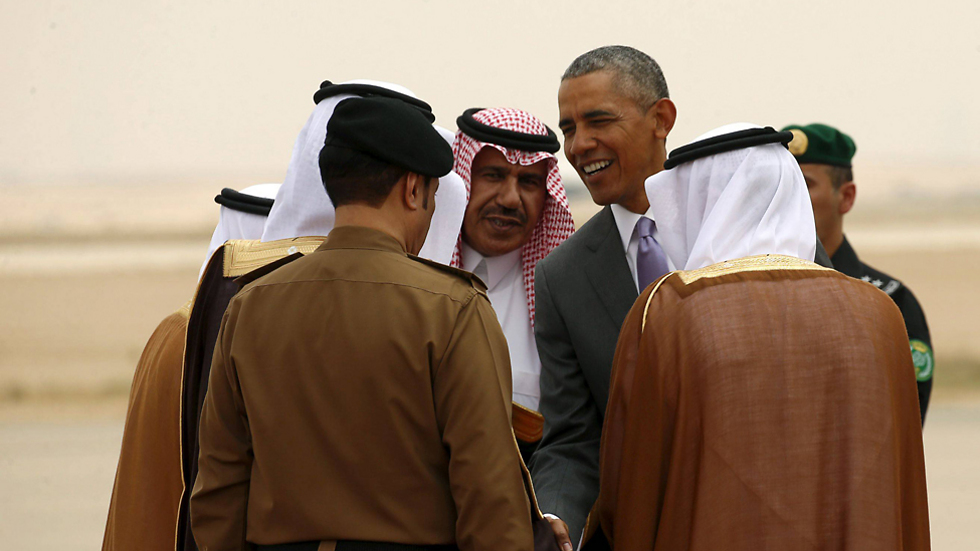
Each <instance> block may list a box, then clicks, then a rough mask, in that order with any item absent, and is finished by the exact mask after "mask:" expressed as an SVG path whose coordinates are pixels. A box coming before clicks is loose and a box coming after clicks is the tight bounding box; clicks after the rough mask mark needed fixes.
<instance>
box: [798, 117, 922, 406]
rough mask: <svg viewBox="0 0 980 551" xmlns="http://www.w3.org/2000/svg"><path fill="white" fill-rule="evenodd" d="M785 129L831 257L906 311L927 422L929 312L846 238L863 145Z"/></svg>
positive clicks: (834, 133) (815, 127)
mask: <svg viewBox="0 0 980 551" xmlns="http://www.w3.org/2000/svg"><path fill="white" fill-rule="evenodd" d="M783 130H784V131H786V130H788V131H790V132H792V133H793V141H791V142H790V143H789V150H790V152H791V153H792V154H793V155H794V156H795V157H796V160H797V161H798V162H799V163H800V169H801V170H802V171H803V176H804V178H806V185H807V188H809V191H810V202H811V203H813V216H814V219H815V221H816V225H817V235H818V236H819V237H820V241H822V242H823V244H824V247H826V249H827V253H829V254H830V257H831V262H833V264H834V268H836V269H837V270H838V271H840V272H841V273H843V274H845V275H848V276H850V277H853V278H857V279H861V280H864V281H867V282H868V283H870V284H872V285H874V286H875V287H878V288H879V289H881V290H882V291H884V292H885V293H886V294H887V295H888V296H890V297H891V298H892V300H894V301H895V304H897V305H898V308H899V310H901V311H902V316H903V317H904V318H905V328H906V330H907V331H908V334H909V345H910V347H911V349H912V360H913V363H914V364H915V377H916V382H917V383H918V389H919V410H920V414H921V416H922V421H923V423H924V422H925V419H926V408H927V407H928V406H929V395H930V394H931V392H932V374H933V368H934V365H935V362H934V359H933V352H932V341H931V340H930V338H929V327H928V326H927V325H926V317H925V314H923V312H922V308H921V307H920V306H919V301H917V300H916V299H915V295H913V294H912V291H911V290H910V289H909V288H908V287H906V286H905V285H903V284H902V283H901V282H900V281H898V280H897V279H895V278H893V277H892V276H890V275H888V274H886V273H884V272H880V271H878V270H876V269H874V268H872V267H871V266H868V265H867V264H865V263H864V262H861V260H859V259H858V256H857V253H855V252H854V249H853V248H852V247H851V245H850V243H848V242H847V238H846V237H845V236H844V215H845V214H847V213H848V212H850V210H851V208H853V207H854V200H855V197H856V195H857V187H856V186H855V184H854V175H853V173H852V170H851V159H852V158H853V157H854V152H855V151H857V146H856V145H855V144H854V140H852V139H851V137H850V136H848V135H847V134H845V133H843V132H841V131H840V130H837V129H836V128H834V127H832V126H827V125H825V124H818V123H814V124H808V125H805V126H798V125H790V126H787V127H786V128H783Z"/></svg>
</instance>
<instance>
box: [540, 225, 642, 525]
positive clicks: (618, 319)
mask: <svg viewBox="0 0 980 551" xmlns="http://www.w3.org/2000/svg"><path fill="white" fill-rule="evenodd" d="M534 292H535V325H534V336H535V340H536V341H537V345H538V353H539V354H540V356H541V405H540V409H541V413H542V414H543V415H544V418H545V425H544V436H543V437H542V439H541V444H540V446H539V447H538V450H537V452H535V454H534V457H533V458H532V460H531V472H532V479H533V480H534V490H535V493H536V494H537V497H538V504H539V505H540V507H541V510H542V511H543V512H545V513H552V514H555V515H558V516H559V517H561V519H562V520H564V521H565V522H566V523H568V528H569V534H570V535H571V539H572V543H577V541H578V538H579V535H580V534H581V531H582V528H583V527H584V526H585V518H586V516H588V513H589V509H590V508H591V507H592V503H593V502H594V501H595V499H596V497H597V496H598V494H599V440H600V436H601V433H602V420H603V418H604V417H605V413H606V401H607V400H608V397H609V375H610V370H611V368H612V360H613V354H614V353H615V351H616V341H617V340H618V339H619V329H620V327H622V325H623V320H625V319H626V314H628V313H629V310H630V307H632V306H633V302H634V301H635V300H636V297H637V296H638V295H637V292H636V284H635V283H634V282H633V276H632V275H630V269H629V265H628V264H627V263H626V251H624V250H623V243H622V240H621V239H620V236H619V231H618V230H617V229H616V222H615V220H614V219H613V215H612V210H610V208H609V207H605V208H603V209H602V210H601V211H599V213H598V214H596V215H595V216H593V217H592V219H591V220H589V221H588V222H587V223H586V224H585V225H584V226H582V228H581V229H579V230H578V231H577V232H575V233H574V234H573V235H572V236H571V237H570V238H569V239H568V240H567V241H565V242H564V243H562V244H561V245H559V246H558V248H557V249H555V250H554V251H552V252H551V254H549V255H548V256H547V257H546V258H545V259H544V260H542V261H541V262H539V263H538V267H537V271H536V272H535V276H534Z"/></svg>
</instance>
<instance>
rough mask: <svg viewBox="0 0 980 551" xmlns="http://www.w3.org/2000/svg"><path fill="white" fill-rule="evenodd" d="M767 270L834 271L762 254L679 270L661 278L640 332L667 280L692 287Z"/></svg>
mask: <svg viewBox="0 0 980 551" xmlns="http://www.w3.org/2000/svg"><path fill="white" fill-rule="evenodd" d="M767 270H829V271H834V270H833V269H831V268H824V267H823V266H821V265H819V264H816V263H813V262H810V261H809V260H803V259H802V258H796V257H795V256H786V255H781V254H760V255H756V256H747V257H745V258H738V259H735V260H726V261H724V262H718V263H716V264H712V265H710V266H705V267H704V268H698V269H697V270H687V271H683V270H678V271H676V272H670V273H669V274H667V275H665V276H663V277H661V278H660V279H659V280H658V281H657V282H656V283H655V287H654V288H653V292H651V293H650V296H648V297H647V302H646V305H645V306H644V307H643V324H642V326H641V328H640V331H643V330H644V329H646V326H647V311H648V310H649V309H650V302H652V301H653V295H654V294H655V293H656V292H657V289H659V288H660V285H661V284H663V282H664V281H666V280H667V278H669V277H671V276H673V275H676V276H677V277H679V278H680V280H681V282H682V283H684V285H690V284H692V283H694V282H695V281H698V280H700V279H705V278H712V277H721V276H726V275H730V274H737V273H741V272H764V271H767Z"/></svg>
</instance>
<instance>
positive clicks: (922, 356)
mask: <svg viewBox="0 0 980 551" xmlns="http://www.w3.org/2000/svg"><path fill="white" fill-rule="evenodd" d="M909 347H910V348H911V349H912V364H913V365H914V366H915V380H917V381H919V382H924V381H928V380H929V379H931V378H932V368H933V365H934V364H935V360H934V359H933V356H932V348H930V347H929V345H928V344H926V343H924V342H922V341H920V340H917V339H912V340H911V341H909Z"/></svg>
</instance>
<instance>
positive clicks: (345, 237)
mask: <svg viewBox="0 0 980 551" xmlns="http://www.w3.org/2000/svg"><path fill="white" fill-rule="evenodd" d="M332 249H368V250H373V251H386V252H392V253H399V254H406V252H405V249H404V248H402V245H401V243H399V242H398V240H396V239H395V238H394V237H392V236H390V235H388V234H387V233H385V232H383V231H381V230H375V229H372V228H365V227H363V226H340V227H336V228H334V229H333V230H331V231H330V235H328V236H327V239H326V241H324V242H323V244H322V245H320V247H319V248H317V251H327V250H332Z"/></svg>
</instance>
